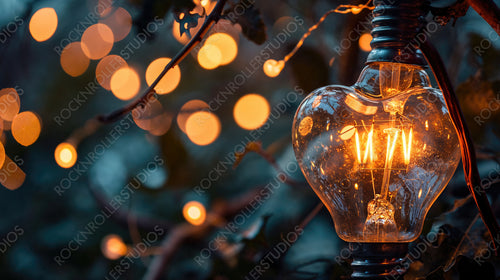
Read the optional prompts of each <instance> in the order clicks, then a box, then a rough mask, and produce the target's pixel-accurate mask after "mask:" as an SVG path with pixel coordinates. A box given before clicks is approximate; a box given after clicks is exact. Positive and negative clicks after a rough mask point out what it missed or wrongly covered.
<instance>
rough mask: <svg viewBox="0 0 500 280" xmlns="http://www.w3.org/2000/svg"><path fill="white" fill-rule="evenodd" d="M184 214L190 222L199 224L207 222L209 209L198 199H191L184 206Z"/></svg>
mask: <svg viewBox="0 0 500 280" xmlns="http://www.w3.org/2000/svg"><path fill="white" fill-rule="evenodd" d="M182 214H183V215H184V218H185V219H186V221H188V222H189V223H190V224H192V225H195V226H199V225H201V224H203V223H204V222H205V219H206V217H207V211H206V210H205V206H203V204H201V203H199V202H198V201H190V202H188V203H186V204H185V205H184V207H183V208H182Z"/></svg>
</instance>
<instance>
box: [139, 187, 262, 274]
mask: <svg viewBox="0 0 500 280" xmlns="http://www.w3.org/2000/svg"><path fill="white" fill-rule="evenodd" d="M262 189H265V187H262V188H259V189H257V190H251V191H249V192H247V193H246V194H244V195H243V196H242V197H238V198H236V199H234V200H232V201H229V202H221V203H218V204H216V205H214V206H213V207H212V208H213V210H212V211H211V212H210V213H208V214H207V217H208V218H207V220H206V221H205V222H204V223H203V224H201V225H199V226H194V225H191V224H188V223H182V224H179V225H177V226H175V227H174V228H173V229H172V230H171V231H170V234H169V235H168V236H167V237H166V238H165V240H164V241H163V242H162V245H161V248H160V249H159V252H158V255H157V256H156V257H155V259H154V260H153V261H152V263H151V265H150V266H149V267H148V271H147V272H146V274H145V276H144V278H143V279H144V280H157V279H160V277H161V276H162V274H163V271H164V270H166V268H167V266H168V264H169V263H170V261H171V260H172V258H173V256H174V254H175V252H176V251H177V250H178V249H179V248H180V247H181V246H182V244H183V243H184V242H185V241H186V240H188V239H189V238H193V237H199V236H205V235H206V234H208V233H209V232H210V231H211V230H212V229H213V228H215V227H220V224H221V222H222V221H225V220H228V219H229V218H231V217H232V216H234V215H236V214H237V213H239V212H240V211H241V210H242V209H243V208H244V207H246V206H247V205H248V204H249V203H250V202H252V201H253V200H254V199H255V195H256V194H258V193H259V191H261V190H262Z"/></svg>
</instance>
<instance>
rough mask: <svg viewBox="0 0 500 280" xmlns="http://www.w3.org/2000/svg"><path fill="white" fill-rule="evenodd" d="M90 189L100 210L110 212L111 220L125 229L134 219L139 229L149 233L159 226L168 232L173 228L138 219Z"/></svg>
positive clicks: (153, 220)
mask: <svg viewBox="0 0 500 280" xmlns="http://www.w3.org/2000/svg"><path fill="white" fill-rule="evenodd" d="M88 187H89V191H90V193H91V195H92V196H93V197H94V200H95V201H96V203H97V205H98V206H99V208H101V209H102V211H106V212H109V213H108V214H109V216H110V218H111V219H113V220H114V221H115V222H117V223H118V224H120V225H121V226H123V227H124V228H128V226H129V219H134V220H135V221H137V224H136V226H137V228H138V229H140V230H143V231H148V232H150V231H153V230H154V228H155V226H159V227H161V228H163V229H165V230H168V229H170V228H171V227H172V225H171V224H170V223H169V222H167V221H164V220H155V219H151V218H148V217H136V216H135V215H133V214H132V213H130V212H129V211H127V210H123V209H122V208H121V207H119V208H116V206H113V205H111V204H110V203H109V199H108V198H107V197H106V196H105V195H104V194H102V193H100V192H99V191H97V190H96V189H95V188H94V187H92V186H90V185H89V186H88Z"/></svg>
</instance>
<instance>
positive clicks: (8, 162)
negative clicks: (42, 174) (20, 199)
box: [0, 156, 26, 190]
mask: <svg viewBox="0 0 500 280" xmlns="http://www.w3.org/2000/svg"><path fill="white" fill-rule="evenodd" d="M24 179H26V173H24V171H22V170H21V168H19V166H18V165H17V164H16V163H15V162H14V161H12V159H10V158H9V157H8V156H5V161H4V163H3V165H2V168H1V169H0V184H2V185H3V186H4V187H6V188H7V189H9V190H15V189H17V188H19V187H20V186H21V185H22V184H23V183H24Z"/></svg>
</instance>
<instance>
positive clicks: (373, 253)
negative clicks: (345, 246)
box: [349, 243, 408, 280]
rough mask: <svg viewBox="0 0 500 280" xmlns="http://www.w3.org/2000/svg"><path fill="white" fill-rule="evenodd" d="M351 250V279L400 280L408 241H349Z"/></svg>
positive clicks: (404, 271) (403, 270)
mask: <svg viewBox="0 0 500 280" xmlns="http://www.w3.org/2000/svg"><path fill="white" fill-rule="evenodd" d="M349 249H350V250H351V252H352V256H353V262H352V263H351V268H352V269H353V272H352V274H351V279H354V280H358V279H364V280H368V279H369V280H379V279H380V280H382V279H384V280H402V279H403V275H404V274H405V273H406V268H405V266H404V264H403V262H404V260H405V257H406V255H407V253H408V243H349Z"/></svg>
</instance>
